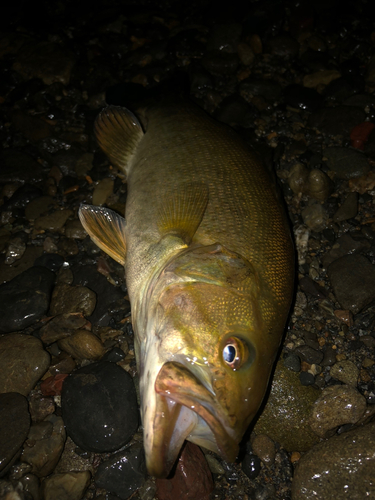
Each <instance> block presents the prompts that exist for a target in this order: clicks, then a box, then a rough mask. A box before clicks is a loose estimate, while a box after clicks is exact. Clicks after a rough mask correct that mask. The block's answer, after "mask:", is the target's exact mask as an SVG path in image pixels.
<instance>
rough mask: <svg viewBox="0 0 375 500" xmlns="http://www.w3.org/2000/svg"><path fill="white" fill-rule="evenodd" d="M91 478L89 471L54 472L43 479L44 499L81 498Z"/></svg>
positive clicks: (68, 499)
mask: <svg viewBox="0 0 375 500" xmlns="http://www.w3.org/2000/svg"><path fill="white" fill-rule="evenodd" d="M90 479H91V474H90V472H89V471H83V472H66V473H65V474H52V475H51V476H50V477H48V478H46V479H45V480H44V481H43V485H42V492H43V500H57V499H58V500H81V498H82V497H83V495H84V493H85V491H86V489H87V487H88V485H89V484H90Z"/></svg>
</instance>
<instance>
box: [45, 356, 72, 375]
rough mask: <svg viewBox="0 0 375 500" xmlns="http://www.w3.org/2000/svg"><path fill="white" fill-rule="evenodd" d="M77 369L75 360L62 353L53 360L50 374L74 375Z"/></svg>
mask: <svg viewBox="0 0 375 500" xmlns="http://www.w3.org/2000/svg"><path fill="white" fill-rule="evenodd" d="M75 368H76V363H75V361H74V359H73V358H72V357H71V356H69V355H68V354H66V353H65V352H62V353H60V354H59V355H58V356H56V357H53V358H52V361H51V364H50V367H49V373H51V374H52V375H60V374H66V373H72V371H73V370H75Z"/></svg>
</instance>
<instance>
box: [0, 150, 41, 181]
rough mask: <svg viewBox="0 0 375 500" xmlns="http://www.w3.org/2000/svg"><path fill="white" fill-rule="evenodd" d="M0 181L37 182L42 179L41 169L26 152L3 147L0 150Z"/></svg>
mask: <svg viewBox="0 0 375 500" xmlns="http://www.w3.org/2000/svg"><path fill="white" fill-rule="evenodd" d="M0 164H1V172H0V183H1V184H5V183H7V182H20V183H21V184H24V183H26V182H29V183H32V182H38V181H41V180H42V179H43V169H42V167H41V165H40V164H39V163H38V162H37V161H35V160H34V159H33V158H32V157H31V156H30V155H28V154H27V153H23V152H21V151H17V150H16V149H12V148H9V149H3V150H2V151H1V152H0Z"/></svg>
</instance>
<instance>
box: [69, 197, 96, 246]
mask: <svg viewBox="0 0 375 500" xmlns="http://www.w3.org/2000/svg"><path fill="white" fill-rule="evenodd" d="M93 204H94V202H93ZM95 205H96V203H95ZM65 236H66V237H67V238H74V239H75V240H84V239H85V238H86V236H87V233H86V231H85V230H84V229H83V226H82V224H81V222H80V221H79V220H78V219H75V220H71V221H68V222H67V223H66V225H65Z"/></svg>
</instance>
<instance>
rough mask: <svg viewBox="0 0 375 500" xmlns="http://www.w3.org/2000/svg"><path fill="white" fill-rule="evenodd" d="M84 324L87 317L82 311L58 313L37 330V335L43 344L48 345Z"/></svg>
mask: <svg viewBox="0 0 375 500" xmlns="http://www.w3.org/2000/svg"><path fill="white" fill-rule="evenodd" d="M86 325H87V319H86V318H85V317H84V316H83V314H82V313H66V314H58V315H57V316H55V317H54V318H52V319H51V320H50V321H48V323H46V324H45V325H44V326H43V327H42V328H41V329H40V330H39V335H40V338H41V340H42V341H43V343H44V344H46V345H50V344H53V342H57V341H58V340H60V339H63V338H65V337H68V336H69V335H71V334H72V333H73V331H74V330H78V329H80V328H83V327H85V326H86Z"/></svg>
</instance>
